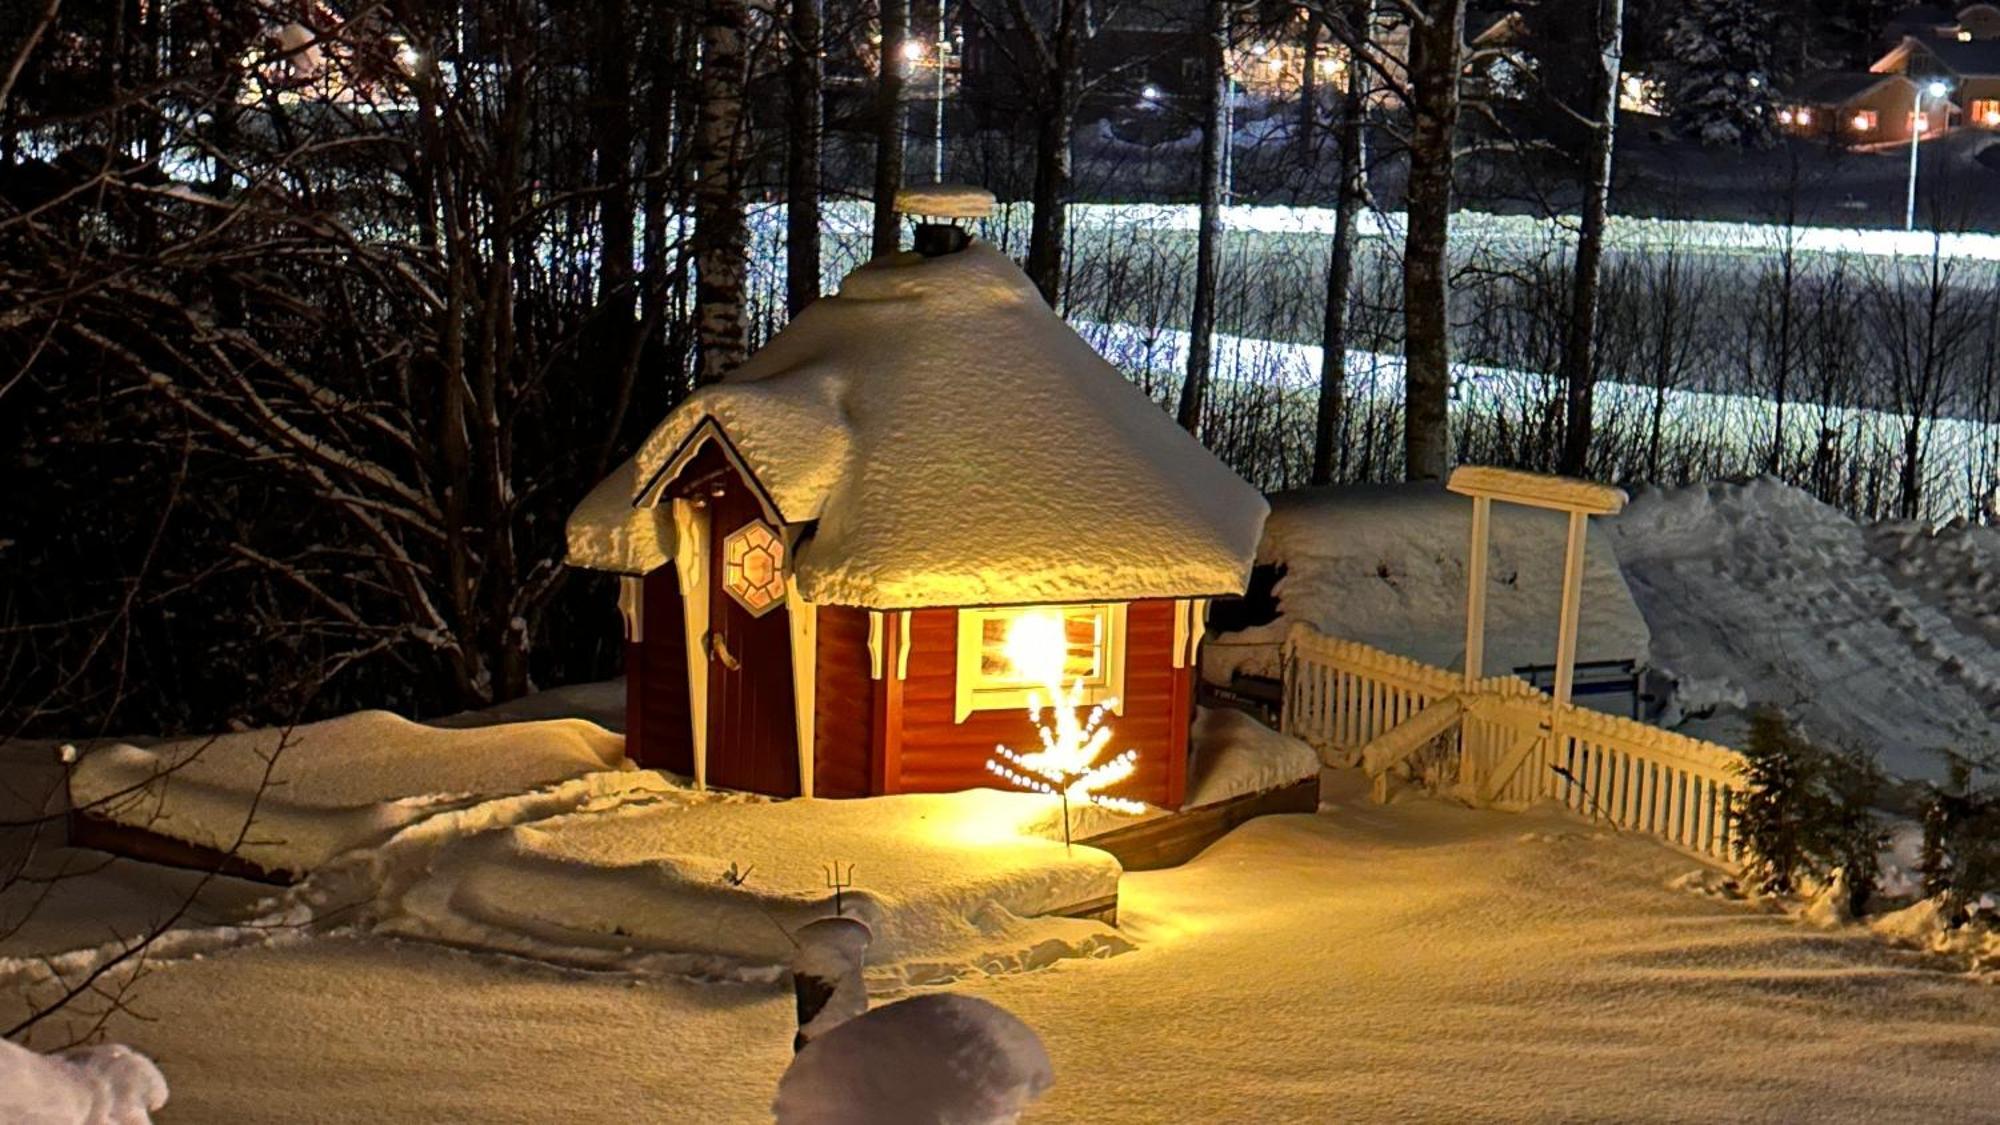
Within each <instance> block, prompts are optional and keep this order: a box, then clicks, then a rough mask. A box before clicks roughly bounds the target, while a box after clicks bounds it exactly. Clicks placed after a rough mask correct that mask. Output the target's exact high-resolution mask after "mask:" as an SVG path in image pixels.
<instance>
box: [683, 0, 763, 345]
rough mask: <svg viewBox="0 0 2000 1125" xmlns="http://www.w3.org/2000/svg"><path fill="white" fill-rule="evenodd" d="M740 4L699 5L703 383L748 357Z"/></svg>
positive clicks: (745, 65) (732, 0)
mask: <svg viewBox="0 0 2000 1125" xmlns="http://www.w3.org/2000/svg"><path fill="white" fill-rule="evenodd" d="M748 19H749V17H748V12H747V10H746V9H745V7H744V5H743V0H703V8H702V14H701V110H700V124H699V126H698V127H697V128H696V130H695V137H694V142H695V166H696V179H695V212H696V214H695V231H694V255H695V309H696V328H695V340H696V344H697V346H698V348H699V349H700V352H699V354H700V357H701V373H700V379H701V381H702V382H704V383H712V382H715V381H716V380H718V379H720V378H722V376H723V375H724V374H726V373H728V372H729V371H730V370H731V369H733V368H735V367H736V366H737V365H739V364H741V363H742V362H743V360H744V357H745V356H746V355H748V354H749V348H750V340H749V333H748V326H747V321H746V315H745V309H744V275H745V273H746V272H747V271H748V269H749V253H750V249H749V247H750V233H749V229H748V226H747V225H746V223H745V220H744V216H743V178H742V177H743V157H744V137H745V129H746V122H745V118H744V111H743V89H744V85H745V84H746V83H747V82H748V80H749V60H748V56H747V54H746V53H745V50H744V42H743V40H744V35H745V33H746V31H747V25H748Z"/></svg>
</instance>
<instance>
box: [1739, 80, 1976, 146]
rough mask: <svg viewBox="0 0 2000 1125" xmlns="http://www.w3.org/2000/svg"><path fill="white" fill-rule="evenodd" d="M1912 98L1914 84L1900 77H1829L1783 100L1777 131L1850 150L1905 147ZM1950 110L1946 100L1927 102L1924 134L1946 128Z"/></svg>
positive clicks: (1915, 89)
mask: <svg viewBox="0 0 2000 1125" xmlns="http://www.w3.org/2000/svg"><path fill="white" fill-rule="evenodd" d="M1917 92H1918V87H1917V83H1915V82H1913V81H1911V80H1910V79H1909V78H1907V77H1905V76H1903V75H1901V74H1877V73H1875V72H1873V71H1867V70H1851V71H1849V70H1837V71H1828V72H1826V73H1823V74H1817V75H1814V76H1813V77H1811V78H1809V79H1807V80H1805V81H1804V82H1802V83H1800V84H1798V85H1797V86H1795V87H1794V88H1793V89H1792V90H1790V91H1789V92H1788V93H1787V94H1786V96H1785V99H1784V101H1783V102H1781V103H1780V104H1779V106H1778V125H1779V127H1780V128H1782V129H1784V130H1786V131H1787V132H1791V133H1796V134H1800V135H1804V136H1813V137H1824V138H1826V139H1828V140H1832V141H1836V142H1839V143H1841V144H1849V145H1862V144H1881V143H1885V142H1891V141H1907V140H1909V139H1910V125H1911V123H1912V121H1913V120H1914V115H1913V113H1912V107H1913V106H1914V105H1915V104H1916V98H1917ZM1952 108H1953V107H1952V104H1951V102H1950V101H1948V100H1946V101H1938V100H1935V99H1932V100H1929V101H1927V102H1926V103H1925V105H1924V125H1923V128H1924V131H1925V132H1935V131H1936V130H1939V129H1943V128H1945V127H1947V126H1948V125H1950V123H1951V113H1952Z"/></svg>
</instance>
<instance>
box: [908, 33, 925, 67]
mask: <svg viewBox="0 0 2000 1125" xmlns="http://www.w3.org/2000/svg"><path fill="white" fill-rule="evenodd" d="M923 57H924V45H923V44H922V43H920V42H918V41H917V40H915V39H905V40H903V58H904V59H906V60H908V61H910V62H916V61H917V60H919V59H921V58H923Z"/></svg>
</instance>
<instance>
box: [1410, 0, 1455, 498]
mask: <svg viewBox="0 0 2000 1125" xmlns="http://www.w3.org/2000/svg"><path fill="white" fill-rule="evenodd" d="M1411 6H1412V7H1413V8H1416V7H1417V5H1415V4H1412V5H1411ZM1418 14H1419V15H1420V17H1421V18H1419V19H1417V20H1415V21H1414V22H1413V23H1412V26H1411V28H1410V91H1411V93H1410V96H1411V105H1410V118H1411V121H1410V145H1409V148H1410V157H1409V159H1410V174H1409V188H1408V203H1407V207H1408V213H1409V219H1408V230H1407V231H1406V233H1405V235H1404V240H1403V472H1404V475H1405V476H1406V477H1407V478H1408V479H1410V480H1441V479H1443V477H1444V475H1445V471H1446V470H1447V469H1448V468H1449V466H1450V457H1451V455H1450V449H1449V432H1448V427H1447V419H1446V405H1447V402H1448V399H1449V397H1450V393H1451V263H1450V260H1449V257H1448V249H1449V246H1448V243H1449V239H1450V234H1451V189H1452V164H1453V155H1454V154H1453V148H1452V145H1453V142H1454V140H1455V138H1456V136H1457V132H1458V113H1459V89H1458V81H1459V69H1460V63H1461V59H1462V56H1463V54H1464V42H1465V0H1430V2H1429V3H1427V4H1424V5H1422V6H1421V10H1420V11H1419V12H1418Z"/></svg>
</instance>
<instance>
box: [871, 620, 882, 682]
mask: <svg viewBox="0 0 2000 1125" xmlns="http://www.w3.org/2000/svg"><path fill="white" fill-rule="evenodd" d="M882 625H883V622H882V611H881V610H879V609H871V610H869V611H868V678H869V679H871V680H879V679H881V678H882V668H883V664H882V632H883V628H882Z"/></svg>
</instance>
